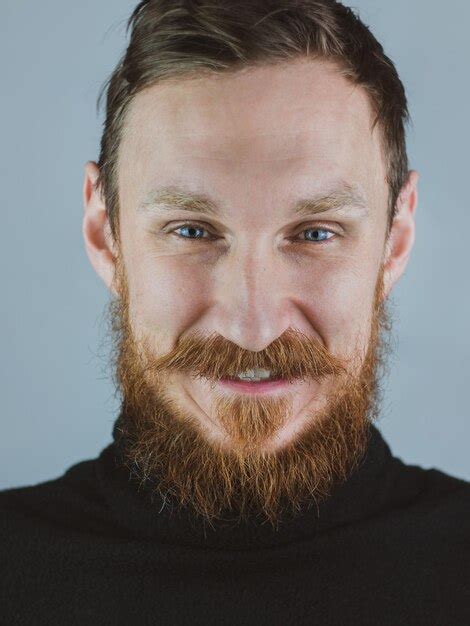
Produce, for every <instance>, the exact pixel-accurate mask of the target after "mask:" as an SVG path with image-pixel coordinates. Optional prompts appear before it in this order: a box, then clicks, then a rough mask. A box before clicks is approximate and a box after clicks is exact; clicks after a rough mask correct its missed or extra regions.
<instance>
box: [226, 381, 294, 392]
mask: <svg viewBox="0 0 470 626" xmlns="http://www.w3.org/2000/svg"><path fill="white" fill-rule="evenodd" d="M219 384H220V385H222V387H224V388H225V389H230V390H231V391H238V392H241V393H248V394H259V393H269V392H271V391H278V390H279V389H287V387H288V386H289V383H288V382H287V380H284V379H282V378H281V379H280V380H271V381H266V382H264V381H260V382H248V381H244V380H240V381H238V380H232V379H229V378H221V379H220V380H219Z"/></svg>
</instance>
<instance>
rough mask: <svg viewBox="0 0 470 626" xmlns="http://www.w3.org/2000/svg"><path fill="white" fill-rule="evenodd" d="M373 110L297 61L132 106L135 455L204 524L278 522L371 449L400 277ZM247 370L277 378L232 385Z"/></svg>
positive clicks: (121, 320)
mask: <svg viewBox="0 0 470 626" xmlns="http://www.w3.org/2000/svg"><path fill="white" fill-rule="evenodd" d="M372 121H373V113H372V110H371V106H370V103H369V99H368V97H367V95H366V93H365V92H364V90H363V89H361V88H360V87H357V86H354V85H352V84H351V83H350V82H348V81H347V80H346V79H345V78H343V77H342V76H341V75H340V74H339V72H338V71H337V69H336V67H335V66H334V65H332V64H330V63H326V62H319V61H305V60H302V61H296V62H290V63H288V64H284V65H279V66H277V67H274V66H273V67H262V68H257V69H250V70H248V71H243V72H239V73H236V74H233V75H219V76H211V77H204V78H198V79H193V80H184V81H182V80H180V81H175V82H172V83H164V84H159V85H155V86H153V87H151V88H148V89H147V90H145V91H143V92H141V93H139V94H138V95H137V96H136V97H135V99H134V101H133V103H132V105H131V109H130V114H129V116H128V118H127V121H126V125H125V133H124V137H123V140H122V143H121V148H120V162H119V168H118V176H119V197H120V240H121V242H120V244H121V245H120V247H119V249H115V252H116V256H118V262H117V264H116V270H117V271H116V275H115V281H116V282H115V293H117V294H119V295H120V300H119V301H118V302H117V303H116V304H115V305H114V309H113V310H112V313H111V314H112V316H113V323H114V325H115V328H117V327H119V328H120V330H119V332H118V333H117V334H118V335H119V347H118V354H117V359H118V362H117V364H116V366H117V370H118V379H119V385H120V388H121V391H122V394H123V401H124V402H123V404H124V406H125V407H126V409H127V411H126V414H127V416H128V417H127V418H125V419H124V424H123V430H124V431H126V432H127V435H128V458H129V460H130V461H131V462H134V463H135V464H136V465H137V464H138V465H139V467H145V474H146V476H147V477H149V476H153V477H154V478H155V479H157V480H158V483H159V485H160V487H161V486H162V485H165V486H166V487H167V489H168V490H169V491H170V492H171V493H172V494H173V495H174V496H175V498H176V500H177V501H179V502H180V503H184V502H186V503H188V504H193V505H194V507H195V508H196V509H197V510H198V511H199V512H203V513H204V514H205V516H206V517H211V516H212V514H213V513H215V512H216V511H221V510H222V509H224V507H227V508H233V507H235V508H238V509H240V510H241V509H242V508H245V507H248V506H249V504H251V505H254V506H255V508H260V509H262V510H263V511H264V512H265V513H266V514H267V515H268V517H271V518H272V519H275V518H276V517H277V512H278V508H277V507H278V505H279V503H280V502H281V501H282V500H283V499H287V500H288V501H290V502H297V500H299V501H300V496H306V495H307V494H310V495H313V496H320V495H322V494H326V493H327V491H328V489H329V487H330V486H331V485H332V482H333V480H334V478H335V477H336V478H337V477H338V476H341V475H342V476H343V477H344V476H345V474H346V471H347V469H346V468H348V467H349V465H351V464H352V463H353V462H354V461H355V460H357V459H358V458H359V457H360V455H361V454H362V452H363V449H364V443H365V436H364V434H365V427H366V424H367V419H368V417H370V414H371V411H372V408H373V406H374V403H375V402H376V398H377V380H376V375H377V369H378V366H379V365H380V359H381V356H380V354H379V352H380V351H379V344H380V329H381V328H382V329H383V328H385V327H386V326H387V319H386V313H385V311H384V310H383V307H382V304H383V301H384V297H385V296H386V295H387V294H386V293H385V291H386V290H385V288H384V280H385V281H386V279H387V278H389V277H388V275H387V274H386V273H384V269H385V265H384V261H385V258H384V255H385V243H386V235H387V232H386V230H387V198H388V186H387V183H386V171H385V165H384V161H383V157H382V149H381V143H380V136H379V132H380V131H379V129H378V128H376V129H375V130H374V131H373V132H372V130H371V125H372ZM175 193H176V195H175ZM178 193H179V194H180V195H179V196H178V195H177V194H178ZM190 194H195V195H197V196H198V197H199V198H198V200H199V203H198V202H193V203H192V204H191V203H189V202H188V196H189V195H190ZM201 199H202V200H204V201H205V200H209V201H210V204H211V207H212V212H211V213H206V212H203V211H202V210H201V207H202V206H203V203H202V202H201ZM306 199H309V200H313V203H311V204H310V208H309V212H305V207H304V212H302V213H301V212H300V211H297V212H296V209H298V208H299V207H300V206H301V205H302V202H303V201H304V200H306ZM304 204H305V203H304ZM185 209H186V210H185ZM187 209H190V210H187ZM387 285H390V280H389V281H388V282H387ZM255 365H259V366H261V367H262V368H265V369H266V370H270V371H271V372H272V374H273V375H281V376H282V378H281V381H280V382H279V381H278V382H277V383H276V382H271V383H269V382H267V383H262V382H245V383H241V382H240V383H236V382H235V383H234V382H229V381H227V378H229V377H231V378H232V377H236V376H237V374H240V373H242V371H244V370H246V369H247V368H251V367H254V366H255ZM131 433H132V434H131ZM131 440H132V445H131V444H130V442H131ZM137 461H138V463H136V462H137ZM157 477H158V478H157ZM254 503H256V504H254Z"/></svg>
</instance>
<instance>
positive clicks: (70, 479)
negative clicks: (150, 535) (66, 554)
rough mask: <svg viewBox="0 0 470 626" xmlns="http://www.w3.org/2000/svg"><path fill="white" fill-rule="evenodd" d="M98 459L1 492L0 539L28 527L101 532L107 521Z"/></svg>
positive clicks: (76, 464)
mask: <svg viewBox="0 0 470 626" xmlns="http://www.w3.org/2000/svg"><path fill="white" fill-rule="evenodd" d="M96 464H97V459H96V458H94V459H87V460H84V461H80V462H78V463H75V464H73V465H71V466H70V467H69V468H68V469H67V470H65V472H64V473H63V474H62V475H60V476H58V477H57V478H54V479H51V480H47V481H43V482H40V483H37V484H33V485H25V486H19V487H14V488H10V489H4V490H0V518H1V520H2V521H1V522H0V539H1V537H2V535H5V533H6V535H7V536H8V533H12V532H13V533H14V534H16V533H18V532H21V531H24V530H26V529H27V528H28V527H30V528H31V527H33V526H34V527H35V528H41V527H49V528H51V527H55V529H56V530H57V531H59V532H60V529H61V528H62V529H69V530H73V529H76V530H77V531H87V530H88V531H90V532H94V531H97V530H98V529H99V528H101V527H102V526H103V522H104V520H105V518H106V515H105V512H106V501H105V499H104V497H103V496H102V495H101V494H100V490H99V488H98V484H97V481H98V479H97V475H96Z"/></svg>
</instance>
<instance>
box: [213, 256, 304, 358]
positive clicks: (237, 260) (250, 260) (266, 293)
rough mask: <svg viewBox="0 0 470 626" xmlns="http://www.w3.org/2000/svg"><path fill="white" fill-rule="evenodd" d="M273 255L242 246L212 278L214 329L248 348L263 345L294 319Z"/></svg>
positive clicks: (280, 269) (280, 266)
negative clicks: (214, 279)
mask: <svg viewBox="0 0 470 626" xmlns="http://www.w3.org/2000/svg"><path fill="white" fill-rule="evenodd" d="M275 257H276V253H275V252H273V251H268V250H266V248H262V247H261V246H258V247H257V248H255V247H254V246H252V247H251V248H250V249H248V246H245V247H244V249H243V250H242V249H239V250H238V251H237V253H236V254H232V255H229V256H228V257H226V260H225V263H224V266H223V268H222V269H221V272H220V275H219V276H218V278H217V279H216V286H215V293H214V294H213V295H214V300H213V301H214V303H215V311H213V312H214V313H215V314H216V320H213V322H214V321H215V326H216V330H217V332H218V333H219V334H220V335H222V336H223V337H225V338H226V339H228V340H229V341H232V342H233V343H236V344H237V345H238V346H240V347H242V348H244V349H245V350H249V351H252V352H259V351H260V350H263V349H265V348H266V347H267V346H268V345H269V344H271V343H272V342H273V341H274V340H275V339H276V338H277V337H279V336H280V335H282V334H283V333H284V332H285V331H286V330H287V329H288V328H289V326H290V325H291V324H292V323H293V321H294V320H293V317H294V313H293V310H292V302H291V301H290V299H289V294H288V290H287V282H288V280H287V279H288V277H287V273H286V270H285V267H284V265H283V262H282V259H280V258H275ZM213 325H214V324H213Z"/></svg>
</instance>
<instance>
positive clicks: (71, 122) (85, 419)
mask: <svg viewBox="0 0 470 626" xmlns="http://www.w3.org/2000/svg"><path fill="white" fill-rule="evenodd" d="M136 3H137V2H136V1H134V0H133V1H130V0H100V1H99V2H96V0H93V1H92V0H80V2H74V1H72V0H66V1H64V0H43V1H42V2H40V3H38V2H36V1H35V0H34V1H33V0H0V35H1V36H0V52H1V57H0V58H1V68H2V98H1V99H0V123H1V129H0V130H1V133H0V136H1V151H0V154H1V156H0V159H1V164H0V172H1V202H2V209H1V216H2V223H1V235H0V237H1V241H0V244H1V245H0V271H1V277H0V278H1V306H0V309H1V310H0V315H1V320H0V340H1V346H2V350H1V356H0V367H1V377H0V391H1V399H2V411H1V422H0V424H1V438H0V487H1V488H6V487H10V486H19V485H26V484H35V483H37V482H40V481H43V480H47V479H50V478H53V477H56V476H58V475H59V474H61V473H62V472H63V471H64V470H65V469H66V468H67V467H69V466H70V465H72V464H73V463H76V462H78V461H80V460H83V459H86V458H91V457H93V456H95V455H96V454H98V453H99V451H100V450H101V449H102V448H103V447H104V446H105V445H107V444H108V443H109V442H110V441H111V429H112V424H113V422H114V419H115V417H116V410H117V400H116V398H115V397H114V393H113V387H112V384H111V381H110V378H109V375H108V374H107V373H106V361H105V360H104V359H103V357H102V356H100V354H102V353H103V350H102V349H101V348H100V344H101V343H102V339H103V330H104V327H103V324H102V313H103V309H104V305H105V303H106V302H107V298H108V296H107V292H106V289H105V287H104V285H103V284H102V283H101V281H100V280H99V279H98V278H97V276H96V275H95V274H94V271H93V270H92V268H91V266H90V265H89V262H88V259H87V257H86V254H85V251H84V246H83V241H82V234H81V220H82V211H83V207H82V196H81V193H82V180H83V165H84V163H85V162H86V161H87V160H88V159H94V160H96V159H97V157H98V146H99V139H100V134H101V124H102V113H100V115H97V113H96V108H95V100H96V96H97V94H98V90H99V87H100V86H101V84H102V82H103V81H104V80H105V79H106V78H107V76H108V75H109V73H110V72H111V70H112V69H113V67H114V65H115V63H116V62H117V60H118V58H119V56H120V54H121V53H122V51H123V50H124V47H125V45H126V39H125V21H126V19H127V17H128V15H129V14H130V11H131V9H132V8H133V7H134V6H135V4H136ZM353 6H354V7H356V8H357V9H359V12H360V15H361V16H362V18H363V20H364V21H365V22H366V23H367V24H368V25H370V26H371V27H372V30H373V32H374V33H375V34H376V36H377V37H378V38H379V40H380V41H381V42H382V43H383V44H384V47H385V50H386V52H387V53H388V54H389V56H391V57H392V59H393V60H394V61H395V63H396V64H397V67H398V71H399V73H400V75H401V77H402V79H403V81H404V83H405V87H406V88H407V91H408V96H409V101H410V109H411V114H412V117H413V120H414V124H413V127H412V128H410V131H409V135H408V137H409V154H410V160H411V165H412V167H414V168H416V169H418V170H419V172H420V174H421V188H420V204H419V207H418V210H417V241H416V244H415V248H414V251H413V254H412V257H411V260H410V263H409V266H408V269H407V271H406V273H405V275H404V277H403V278H402V280H401V282H400V283H399V285H398V286H397V287H396V289H395V291H394V294H395V295H394V302H395V307H394V309H395V315H396V322H395V326H394V329H395V335H396V337H397V341H398V345H397V348H396V351H395V357H394V358H393V360H392V363H391V373H390V376H389V379H388V382H387V385H386V390H385V398H384V404H383V411H382V418H381V420H380V422H379V424H378V425H379V428H380V429H381V431H382V433H383V434H384V436H385V438H386V439H387V441H388V442H389V444H390V446H391V448H392V450H393V451H394V453H395V454H396V455H397V456H399V457H401V458H402V459H404V460H405V461H407V462H409V463H415V464H418V465H422V466H423V467H437V468H439V469H442V470H444V471H446V472H448V473H451V474H454V475H456V476H459V477H462V478H466V479H470V458H469V455H468V438H469V433H470V427H469V419H470V409H469V404H468V391H469V388H470V338H469V337H470V335H469V331H468V322H469V319H470V295H469V281H468V273H469V269H470V267H469V266H470V264H469V257H468V245H467V244H468V237H469V229H470V213H469V210H468V209H469V207H468V201H467V198H468V180H469V172H468V170H469V159H468V146H469V145H470V132H469V130H470V124H469V121H468V100H469V96H470V87H469V82H470V80H469V72H468V59H469V53H470V42H469V39H468V31H467V27H468V23H469V20H470V3H468V2H467V1H466V0H448V1H447V2H446V3H445V5H442V3H441V2H438V1H437V0H414V1H413V2H412V3H410V2H409V0H394V2H389V1H385V0H360V1H356V2H355V4H354V5H353ZM443 6H444V7H445V8H443Z"/></svg>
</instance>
